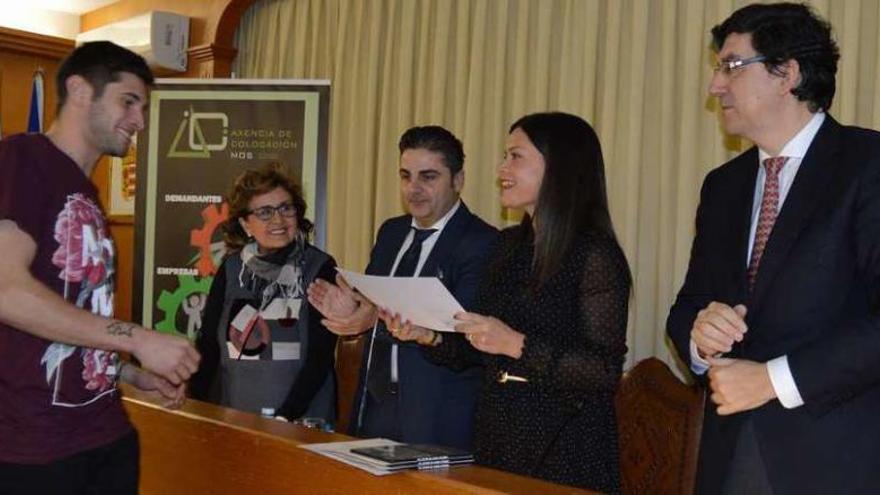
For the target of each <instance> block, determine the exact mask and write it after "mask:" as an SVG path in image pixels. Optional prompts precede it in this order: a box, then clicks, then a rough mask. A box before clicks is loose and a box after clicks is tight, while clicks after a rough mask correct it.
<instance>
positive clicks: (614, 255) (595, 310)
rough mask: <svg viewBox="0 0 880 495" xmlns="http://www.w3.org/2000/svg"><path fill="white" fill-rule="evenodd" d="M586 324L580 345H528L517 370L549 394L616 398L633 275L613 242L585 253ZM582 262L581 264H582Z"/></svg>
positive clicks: (593, 243) (580, 327) (580, 329)
mask: <svg viewBox="0 0 880 495" xmlns="http://www.w3.org/2000/svg"><path fill="white" fill-rule="evenodd" d="M580 256H581V257H582V263H583V266H584V275H583V279H582V280H581V282H580V287H579V290H580V297H579V299H580V318H579V321H577V322H558V324H559V325H576V326H577V328H576V329H575V330H576V332H575V341H574V344H575V345H570V346H564V347H561V346H560V345H559V344H557V343H554V342H547V341H538V340H533V339H532V340H530V339H528V338H527V339H526V341H525V345H524V346H523V352H522V356H521V358H520V359H519V360H517V361H516V364H514V365H513V366H512V367H511V368H512V370H511V371H512V372H515V370H521V372H522V374H523V375H524V376H527V377H528V378H529V381H533V382H536V383H537V384H539V385H540V386H542V387H545V388H554V389H558V390H566V391H578V392H585V393H595V392H603V391H604V392H611V393H613V392H614V390H615V389H616V387H617V383H618V381H619V379H620V376H621V374H622V372H623V362H624V356H625V355H626V321H627V309H628V303H629V291H630V275H629V268H628V266H627V263H626V258H625V257H624V255H623V252H622V251H621V250H620V248H619V246H618V245H617V243H616V242H615V241H613V240H612V239H605V238H591V239H590V240H589V242H587V244H586V247H585V249H584V250H583V251H582V252H581V253H580ZM576 261H577V262H579V263H580V262H581V260H580V259H579V260H576Z"/></svg>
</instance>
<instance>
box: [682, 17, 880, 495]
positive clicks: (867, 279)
mask: <svg viewBox="0 0 880 495" xmlns="http://www.w3.org/2000/svg"><path fill="white" fill-rule="evenodd" d="M712 35H713V40H714V46H715V48H716V49H717V50H718V59H719V62H718V66H717V67H716V70H715V74H714V76H713V78H712V82H711V84H710V86H709V92H710V94H711V95H712V96H713V97H715V98H716V99H717V101H718V105H719V107H720V111H721V120H722V124H723V127H724V130H725V131H726V132H727V133H728V134H731V135H735V136H739V137H742V138H745V139H748V140H750V141H751V142H753V143H754V144H755V146H754V147H752V148H750V149H748V150H747V151H745V152H744V153H743V154H741V155H739V156H737V157H736V158H734V159H733V160H731V161H730V162H728V163H725V164H724V165H722V166H720V167H718V168H717V169H715V170H713V171H712V172H710V173H709V174H708V176H707V177H706V179H705V181H704V183H703V189H702V193H701V197H700V205H699V208H698V210H697V220H696V237H695V239H694V243H693V248H692V251H691V259H690V264H689V266H688V271H687V275H686V277H685V281H684V285H683V287H682V288H681V291H680V292H679V294H678V297H677V299H676V301H675V304H674V305H673V307H672V309H671V311H670V314H669V318H668V320H667V331H668V333H669V335H670V337H671V338H672V341H673V343H674V344H675V347H676V349H677V351H678V353H679V355H680V356H681V357H682V359H683V360H684V361H685V362H686V363H687V364H688V365H689V367H690V369H691V371H692V372H693V373H694V374H695V376H697V377H698V379H699V380H700V381H702V382H704V383H708V387H709V390H708V393H709V396H710V400H709V401H707V405H706V412H705V421H704V425H703V430H702V440H701V445H700V456H699V464H698V473H697V490H696V491H697V493H712V494H715V493H721V494H734V493H749V494H766V493H870V492H874V491H876V489H877V486H880V471H878V470H877V469H876V467H877V459H878V458H880V421H877V411H880V317H878V316H880V315H878V314H877V312H876V310H875V308H876V304H875V301H876V296H877V290H878V288H880V133H877V132H875V131H871V130H866V129H859V128H856V127H849V126H842V125H841V124H839V123H837V121H835V120H834V119H833V118H832V117H831V116H830V115H828V114H827V113H826V112H827V111H828V109H829V107H830V106H831V102H832V99H833V97H834V93H835V74H836V72H837V60H838V58H839V54H838V49H837V45H836V44H835V42H834V41H833V40H832V38H831V27H830V25H829V24H828V23H827V22H825V21H824V20H822V19H820V18H819V17H818V16H816V15H815V14H814V13H813V12H812V11H811V10H810V9H809V7H807V6H805V5H800V4H790V3H782V4H764V5H759V4H754V5H749V6H746V7H743V8H742V9H740V10H737V11H736V12H734V13H733V14H732V15H731V16H730V17H729V18H728V19H727V20H725V21H724V22H723V23H721V24H720V25H718V26H716V27H715V28H713V29H712Z"/></svg>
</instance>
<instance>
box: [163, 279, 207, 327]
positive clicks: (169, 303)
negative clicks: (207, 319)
mask: <svg viewBox="0 0 880 495" xmlns="http://www.w3.org/2000/svg"><path fill="white" fill-rule="evenodd" d="M213 280H214V277H204V278H199V279H197V278H196V277H193V276H191V275H178V276H177V282H178V286H177V289H175V290H174V292H168V291H167V290H163V291H162V293H161V294H159V300H158V301H157V302H156V306H157V307H158V308H159V309H161V310H162V312H163V313H164V315H165V318H164V319H162V321H160V322H159V323H157V324H156V330H158V331H160V332H164V333H170V334H186V336H187V337H188V338H189V339H190V340H194V339H195V338H196V335H197V334H198V331H199V329H200V328H201V323H202V319H201V312H202V310H203V309H204V305H205V299H206V298H207V295H208V292H209V291H210V290H211V282H212V281H213ZM181 312H182V313H183V314H184V315H185V316H186V328H185V329H180V328H178V327H177V320H178V318H177V317H178V315H179V314H180V313H181Z"/></svg>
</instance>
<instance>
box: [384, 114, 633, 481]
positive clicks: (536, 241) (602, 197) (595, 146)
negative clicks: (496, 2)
mask: <svg viewBox="0 0 880 495" xmlns="http://www.w3.org/2000/svg"><path fill="white" fill-rule="evenodd" d="M498 178H499V183H500V186H501V204H502V206H504V207H505V208H519V209H522V210H524V211H525V216H524V218H523V221H522V223H521V224H520V225H518V226H516V227H512V228H508V229H506V230H505V231H503V233H502V235H501V238H500V241H499V243H498V245H497V246H496V248H495V249H494V251H493V253H492V255H491V256H490V262H489V266H488V267H487V273H486V275H485V278H484V280H483V283H482V286H481V289H480V292H479V295H478V299H477V304H476V310H475V312H474V313H462V314H459V315H458V316H457V318H458V319H459V321H460V322H461V323H460V324H459V325H458V326H457V327H456V329H457V330H458V331H460V332H462V333H463V334H464V337H466V339H465V338H462V337H461V336H460V335H452V334H439V333H435V332H433V331H431V330H426V329H422V328H418V327H413V326H411V325H408V324H404V325H401V322H400V321H399V320H398V319H397V318H391V317H390V315H387V314H383V316H384V317H386V318H387V319H388V322H389V323H390V324H389V328H393V329H394V333H395V335H396V336H397V337H398V338H402V339H405V340H415V341H418V342H420V343H422V344H424V345H426V346H431V347H430V348H429V350H428V353H429V355H430V356H431V357H432V359H434V360H435V361H437V362H439V363H443V364H446V365H447V366H452V367H461V366H464V365H467V364H469V363H473V362H474V361H475V360H480V361H482V363H483V364H484V366H485V368H486V375H485V376H486V378H485V381H484V386H483V390H482V395H481V397H480V400H479V403H478V406H477V416H476V429H475V430H476V433H475V439H474V440H475V441H474V445H475V450H476V452H475V455H476V459H477V462H479V463H481V464H484V465H487V466H492V467H495V468H499V469H504V470H507V471H513V472H516V473H521V474H525V475H528V476H534V477H537V478H543V479H546V480H550V481H553V482H557V483H564V484H570V485H576V486H581V487H585V488H590V489H593V490H599V491H602V492H616V491H619V490H620V480H619V466H618V463H619V459H618V446H617V420H616V417H615V410H614V394H615V391H616V389H617V385H618V381H619V380H620V377H621V374H622V371H623V362H624V355H625V354H626V320H627V303H628V300H629V293H630V286H631V277H630V272H629V267H628V265H627V262H626V258H625V257H624V255H623V252H622V251H621V249H620V246H619V245H618V243H617V240H616V238H615V235H614V230H613V228H612V224H611V217H610V215H609V213H608V200H607V197H606V192H605V172H604V165H603V160H602V150H601V148H600V145H599V140H598V138H597V136H596V133H595V132H594V131H593V129H592V128H591V127H590V126H589V124H587V123H586V122H584V121H583V120H582V119H580V118H578V117H576V116H573V115H568V114H563V113H540V114H533V115H527V116H525V117H523V118H521V119H520V120H518V121H517V122H516V123H514V124H513V125H512V126H511V128H510V134H509V136H508V140H507V149H506V152H505V157H504V161H503V163H502V164H501V166H500V167H499V169H498Z"/></svg>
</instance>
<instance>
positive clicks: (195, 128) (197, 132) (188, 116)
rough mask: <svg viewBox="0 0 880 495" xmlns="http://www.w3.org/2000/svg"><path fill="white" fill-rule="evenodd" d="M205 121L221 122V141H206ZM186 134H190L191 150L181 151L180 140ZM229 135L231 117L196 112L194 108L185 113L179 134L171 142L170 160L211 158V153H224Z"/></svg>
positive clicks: (222, 114)
mask: <svg viewBox="0 0 880 495" xmlns="http://www.w3.org/2000/svg"><path fill="white" fill-rule="evenodd" d="M205 120H219V121H220V122H221V126H222V129H223V132H222V134H221V136H220V137H219V140H215V141H212V142H210V143H209V142H208V141H207V140H206V139H205V133H204V132H203V131H202V125H201V124H200V122H202V121H205ZM184 133H187V134H188V137H189V139H188V142H187V143H186V144H188V145H189V149H180V139H181V138H182V137H183V135H184ZM228 134H229V117H228V116H227V115H226V114H225V113H221V112H195V111H194V110H193V108H192V107H189V111H186V112H183V118H182V119H181V120H180V125H178V126H177V133H176V134H175V135H174V139H173V140H172V141H171V147H170V148H169V149H168V154H167V155H166V156H167V157H168V158H211V151H223V150H225V149H226V145H227V143H228Z"/></svg>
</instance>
